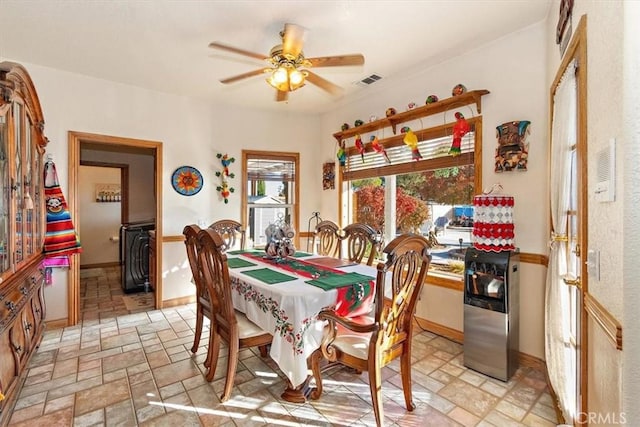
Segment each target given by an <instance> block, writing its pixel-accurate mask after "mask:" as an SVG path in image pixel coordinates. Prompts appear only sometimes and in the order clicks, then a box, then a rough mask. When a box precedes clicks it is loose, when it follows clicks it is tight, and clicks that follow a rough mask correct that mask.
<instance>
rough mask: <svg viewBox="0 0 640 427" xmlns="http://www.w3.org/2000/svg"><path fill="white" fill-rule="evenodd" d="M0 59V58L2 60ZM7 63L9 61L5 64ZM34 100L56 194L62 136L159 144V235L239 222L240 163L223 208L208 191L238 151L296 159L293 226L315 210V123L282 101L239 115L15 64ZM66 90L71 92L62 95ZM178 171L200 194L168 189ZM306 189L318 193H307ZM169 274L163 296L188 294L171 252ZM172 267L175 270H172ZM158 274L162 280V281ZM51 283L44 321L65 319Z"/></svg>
mask: <svg viewBox="0 0 640 427" xmlns="http://www.w3.org/2000/svg"><path fill="white" fill-rule="evenodd" d="M4 59H5V58H3V60H4ZM6 59H7V60H11V58H6ZM22 65H23V66H25V68H26V69H27V71H28V72H29V74H30V75H31V78H32V79H33V82H34V84H35V87H36V90H37V91H38V96H39V98H40V103H41V105H42V110H43V114H44V117H45V120H46V126H45V134H46V135H47V136H48V137H49V139H50V143H49V145H48V147H47V152H48V153H51V154H52V155H53V158H54V161H55V162H56V167H57V171H58V176H59V178H60V185H61V187H62V190H63V192H65V191H66V190H67V188H68V164H67V147H68V146H67V132H68V131H78V132H89V133H96V134H103V135H111V136H118V137H126V138H138V139H144V140H152V141H160V142H162V144H163V147H162V148H163V168H162V171H160V172H159V173H160V174H161V177H162V178H161V180H162V194H163V206H162V209H163V227H164V230H163V234H164V235H165V236H170V235H180V234H181V233H182V229H183V227H184V225H186V224H189V223H197V222H198V220H204V221H205V222H207V223H210V222H213V220H215V219H220V218H239V217H240V200H239V197H240V192H239V191H240V187H239V185H240V183H239V178H240V173H239V172H240V164H239V160H238V161H237V162H236V163H235V164H234V167H232V169H233V170H234V172H236V178H234V179H232V180H231V185H232V186H234V187H235V188H236V190H237V193H235V194H234V195H233V196H232V197H231V199H230V201H229V204H224V203H223V202H222V201H221V200H220V198H219V196H218V193H217V192H216V191H215V186H216V183H217V179H216V177H215V172H216V171H217V170H218V169H219V167H220V164H219V161H218V159H216V157H215V156H216V154H217V153H218V152H222V153H228V154H229V155H230V156H234V157H235V158H236V159H240V158H241V156H240V154H241V150H242V149H243V148H251V149H257V150H275V151H291V152H299V153H300V159H301V160H300V161H301V167H300V169H301V186H302V188H304V189H308V190H307V191H302V192H301V200H300V202H301V203H300V205H301V209H300V216H301V221H300V224H306V219H305V218H308V217H310V216H311V213H312V212H314V211H317V210H319V206H320V200H319V198H318V197H317V194H318V193H319V192H320V191H321V189H322V176H321V165H320V164H318V162H317V159H318V158H319V157H320V154H319V153H320V146H321V144H320V141H321V138H320V137H319V135H321V132H320V122H319V119H318V118H316V117H309V116H305V115H300V114H297V113H296V112H295V110H294V109H293V108H294V107H292V108H289V107H290V106H289V104H286V103H283V104H282V105H280V106H279V109H278V110H277V111H275V112H267V111H257V110H249V109H246V108H244V109H239V108H234V107H229V106H225V105H224V104H223V103H222V102H220V103H212V102H207V101H204V100H200V99H194V98H187V97H181V96H176V95H170V94H165V93H160V92H153V91H149V90H145V89H141V88H136V87H132V86H128V85H123V84H118V83H114V82H109V81H105V80H100V79H95V78H90V77H86V76H82V75H79V74H73V73H69V72H64V71H60V70H55V69H52V68H48V67H43V66H39V65H37V64H29V63H22ZM71 88H73V90H70V89H71ZM182 165H191V166H194V167H196V168H198V169H199V170H200V172H202V174H203V177H204V187H203V190H202V191H200V193H198V194H196V195H194V196H191V197H186V196H181V195H179V194H178V193H176V192H175V191H173V189H172V187H171V183H170V179H171V174H172V172H173V171H174V170H175V169H176V168H178V167H179V166H182ZM313 189H318V190H317V191H314V190H313ZM176 255H177V256H178V257H180V256H182V257H183V258H184V260H181V259H175V260H173V262H172V268H171V269H168V268H166V266H164V265H163V267H162V268H163V271H164V273H166V276H165V282H164V291H165V293H167V294H168V295H172V296H173V297H176V298H178V297H182V296H188V295H193V291H194V288H193V286H192V285H191V284H190V283H189V281H188V280H186V279H185V278H186V277H187V276H188V277H190V275H187V274H183V273H179V272H178V270H179V268H183V269H184V268H188V267H187V266H186V263H185V262H183V261H186V253H184V252H182V251H178V252H177V253H176ZM176 265H177V266H181V267H178V270H176V268H174V267H173V266H176ZM164 273H163V275H164ZM53 280H54V284H53V285H52V286H50V287H48V288H47V289H46V290H45V299H46V303H47V320H56V319H64V318H66V317H67V312H68V308H67V272H66V271H56V272H55V273H54V277H53Z"/></svg>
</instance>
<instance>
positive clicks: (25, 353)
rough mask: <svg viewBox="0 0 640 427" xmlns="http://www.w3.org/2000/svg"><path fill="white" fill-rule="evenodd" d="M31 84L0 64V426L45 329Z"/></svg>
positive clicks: (36, 110) (37, 135)
mask: <svg viewBox="0 0 640 427" xmlns="http://www.w3.org/2000/svg"><path fill="white" fill-rule="evenodd" d="M43 129H44V120H43V117H42V110H41V109H40V101H39V100H38V95H37V94H36V90H35V87H34V86H33V82H32V81H31V78H30V77H29V74H28V73H27V70H25V69H24V68H23V67H22V66H21V65H19V64H16V63H12V62H1V63H0V399H1V400H0V425H5V424H8V422H9V419H10V417H11V412H12V408H13V405H14V403H15V400H16V398H17V394H18V392H19V390H20V385H21V383H22V381H23V380H24V378H23V377H24V376H23V375H22V374H23V372H24V371H25V369H26V367H27V364H28V362H29V358H30V357H31V355H32V354H33V353H35V351H36V349H37V347H38V345H39V343H40V340H41V339H42V333H43V329H44V317H45V304H44V296H43V284H44V275H43V268H42V261H43V259H44V255H43V251H42V250H43V244H44V234H45V197H44V186H43V155H44V149H45V146H46V144H47V138H46V137H45V136H44V133H43Z"/></svg>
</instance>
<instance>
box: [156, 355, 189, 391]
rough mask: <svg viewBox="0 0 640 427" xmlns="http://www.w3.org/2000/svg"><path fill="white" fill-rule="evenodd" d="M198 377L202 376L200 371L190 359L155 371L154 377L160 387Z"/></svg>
mask: <svg viewBox="0 0 640 427" xmlns="http://www.w3.org/2000/svg"><path fill="white" fill-rule="evenodd" d="M196 375H200V371H199V370H198V368H196V366H195V365H194V364H193V362H192V361H191V360H190V359H188V360H182V361H180V362H176V363H172V364H171V365H165V366H161V367H159V368H155V369H153V376H154V378H155V379H156V383H157V384H158V387H164V386H165V385H167V384H171V383H174V382H176V381H182V380H185V379H187V378H191V377H195V376H196Z"/></svg>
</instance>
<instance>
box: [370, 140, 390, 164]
mask: <svg viewBox="0 0 640 427" xmlns="http://www.w3.org/2000/svg"><path fill="white" fill-rule="evenodd" d="M371 147H372V148H373V149H374V150H375V152H376V153H380V154H382V155H383V156H384V158H385V159H387V162H389V164H391V160H389V156H387V150H385V149H384V147H383V146H382V144H380V141H379V140H378V137H377V136H375V135H371Z"/></svg>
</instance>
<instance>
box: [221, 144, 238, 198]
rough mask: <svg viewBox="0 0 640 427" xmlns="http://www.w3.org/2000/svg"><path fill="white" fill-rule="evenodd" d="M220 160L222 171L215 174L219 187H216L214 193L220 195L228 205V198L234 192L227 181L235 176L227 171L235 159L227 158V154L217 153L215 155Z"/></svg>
mask: <svg viewBox="0 0 640 427" xmlns="http://www.w3.org/2000/svg"><path fill="white" fill-rule="evenodd" d="M216 157H217V158H218V159H220V163H221V165H222V169H221V170H219V171H217V172H216V176H217V177H219V178H220V185H218V186H217V187H216V191H218V192H219V193H220V197H222V200H224V202H225V203H229V196H230V195H231V193H233V192H234V191H235V189H234V188H233V187H231V186H230V185H229V179H231V178H234V177H235V176H236V175H235V174H234V173H233V172H231V171H229V166H231V164H232V163H234V162H235V161H236V159H235V158H233V157H229V155H228V154H222V153H218V154H217V155H216Z"/></svg>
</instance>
